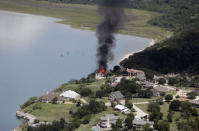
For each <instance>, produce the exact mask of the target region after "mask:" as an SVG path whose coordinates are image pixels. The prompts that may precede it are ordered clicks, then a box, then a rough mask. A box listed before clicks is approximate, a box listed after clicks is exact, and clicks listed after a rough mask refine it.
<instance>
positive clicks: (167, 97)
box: [165, 94, 173, 102]
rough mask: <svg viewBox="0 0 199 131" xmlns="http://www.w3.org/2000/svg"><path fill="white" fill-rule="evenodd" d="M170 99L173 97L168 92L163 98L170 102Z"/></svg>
mask: <svg viewBox="0 0 199 131" xmlns="http://www.w3.org/2000/svg"><path fill="white" fill-rule="evenodd" d="M172 99H173V95H171V94H168V95H166V96H165V100H166V101H168V102H170V101H171V100H172Z"/></svg>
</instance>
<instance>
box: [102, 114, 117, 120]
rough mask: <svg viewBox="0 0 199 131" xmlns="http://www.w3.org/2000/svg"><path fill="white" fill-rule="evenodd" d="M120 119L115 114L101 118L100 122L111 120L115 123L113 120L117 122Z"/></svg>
mask: <svg viewBox="0 0 199 131" xmlns="http://www.w3.org/2000/svg"><path fill="white" fill-rule="evenodd" d="M118 118H119V116H115V115H113V114H106V115H104V116H102V117H100V120H103V121H105V120H108V119H109V120H110V121H113V120H117V119H118Z"/></svg>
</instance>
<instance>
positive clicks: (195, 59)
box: [120, 24, 199, 74]
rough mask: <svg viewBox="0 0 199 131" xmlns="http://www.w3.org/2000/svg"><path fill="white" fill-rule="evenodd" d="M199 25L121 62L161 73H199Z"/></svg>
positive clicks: (123, 64) (128, 65)
mask: <svg viewBox="0 0 199 131" xmlns="http://www.w3.org/2000/svg"><path fill="white" fill-rule="evenodd" d="M198 29H199V25H198V24H194V25H192V26H188V27H186V28H185V29H184V30H183V31H182V32H179V33H176V34H175V35H174V36H172V37H171V38H169V39H167V40H165V41H163V42H160V43H157V44H155V45H154V46H152V47H149V48H147V49H145V50H144V51H142V52H139V53H136V54H134V55H133V56H130V57H129V58H128V59H125V60H124V61H122V62H121V63H120V64H121V65H122V66H124V67H128V68H139V69H143V68H145V69H150V70H152V71H156V72H161V73H183V72H189V73H193V74H197V73H199V37H198V36H199V30H198Z"/></svg>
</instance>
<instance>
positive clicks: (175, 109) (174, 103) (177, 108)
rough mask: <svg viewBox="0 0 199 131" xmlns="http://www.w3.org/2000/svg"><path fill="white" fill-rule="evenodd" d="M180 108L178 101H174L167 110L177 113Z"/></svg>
mask: <svg viewBox="0 0 199 131" xmlns="http://www.w3.org/2000/svg"><path fill="white" fill-rule="evenodd" d="M179 108H180V101H178V100H174V101H172V102H171V103H170V105H169V110H173V111H179Z"/></svg>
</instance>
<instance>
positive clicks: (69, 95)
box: [60, 90, 80, 99]
mask: <svg viewBox="0 0 199 131" xmlns="http://www.w3.org/2000/svg"><path fill="white" fill-rule="evenodd" d="M60 96H63V97H65V98H73V99H75V98H78V97H80V95H79V94H78V93H76V92H74V91H71V90H68V91H65V92H63V93H61V94H60Z"/></svg>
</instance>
